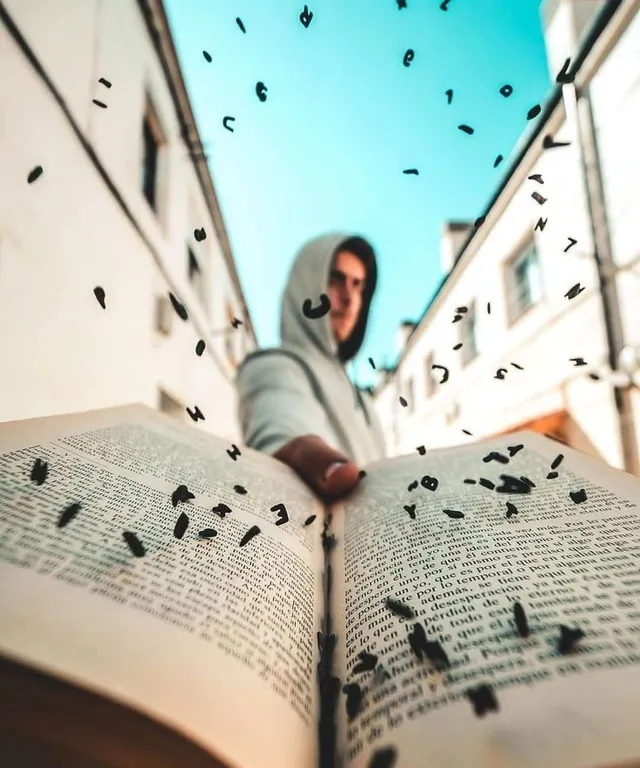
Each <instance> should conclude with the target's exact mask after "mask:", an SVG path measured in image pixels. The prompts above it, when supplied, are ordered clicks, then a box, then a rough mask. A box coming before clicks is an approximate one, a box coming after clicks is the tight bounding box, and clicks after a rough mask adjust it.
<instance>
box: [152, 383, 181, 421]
mask: <svg viewBox="0 0 640 768" xmlns="http://www.w3.org/2000/svg"><path fill="white" fill-rule="evenodd" d="M158 408H159V410H160V411H161V412H162V413H166V414H168V415H169V416H172V417H173V418H175V419H177V420H178V421H184V415H185V413H186V411H185V409H184V408H183V407H182V405H181V404H180V403H179V402H178V401H177V400H175V399H174V398H173V397H171V395H168V394H167V393H166V392H165V391H164V390H163V389H160V398H159V404H158Z"/></svg>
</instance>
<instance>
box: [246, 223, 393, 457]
mask: <svg viewBox="0 0 640 768" xmlns="http://www.w3.org/2000/svg"><path fill="white" fill-rule="evenodd" d="M347 241H348V242H347ZM343 244H344V245H348V250H350V251H351V252H353V253H355V254H356V255H357V256H360V257H362V258H363V259H364V260H365V263H366V265H367V278H366V282H365V288H364V293H363V301H362V309H361V312H360V316H359V319H358V323H357V324H356V327H355V328H354V330H353V332H352V334H351V336H350V337H349V338H348V339H347V340H346V341H345V342H343V343H342V344H338V342H337V341H336V340H335V338H334V336H333V333H332V330H331V325H330V319H329V314H326V315H324V316H323V317H321V318H317V319H310V318H307V317H305V315H304V314H303V312H302V305H303V303H304V301H305V299H310V301H311V303H312V305H314V306H316V305H317V304H319V302H320V294H322V293H326V292H327V288H328V285H329V274H330V269H331V262H332V259H333V256H334V254H335V252H336V250H338V248H339V246H342V245H343ZM376 281H377V266H376V260H375V254H374V252H373V248H372V247H371V245H370V244H369V243H368V242H367V241H366V240H364V238H361V237H357V236H353V235H349V234H343V233H331V234H326V235H322V236H320V237H316V238H314V239H312V240H310V241H308V242H307V243H305V245H303V246H302V248H301V249H300V251H299V252H298V254H297V256H296V258H295V260H294V263H293V266H292V267H291V270H290V272H289V277H288V281H287V285H286V288H285V290H284V294H283V298H282V310H281V316H280V338H281V343H280V346H279V347H276V348H272V349H262V350H258V351H256V352H252V353H250V354H249V355H247V356H246V357H245V359H244V360H243V361H242V363H241V365H240V367H239V368H238V372H237V378H236V386H237V389H238V418H239V421H240V424H241V426H242V437H243V441H244V443H245V445H248V446H249V447H250V448H254V449H256V450H258V451H262V452H264V453H268V454H273V453H275V452H276V451H277V450H278V449H279V448H281V447H282V446H283V445H284V444H285V443H287V442H289V440H292V439H293V438H294V437H299V436H300V435H307V434H313V435H319V436H320V437H322V438H323V440H324V441H325V442H326V443H327V444H328V445H330V446H331V447H332V448H335V449H336V450H338V451H341V452H342V453H344V454H345V455H346V456H348V457H349V458H351V459H352V460H353V461H355V462H356V463H357V464H359V465H361V466H364V465H365V464H367V463H368V462H372V461H376V460H378V459H381V458H384V457H385V456H386V449H385V444H384V435H383V432H382V429H381V426H380V422H379V420H378V418H377V415H376V413H375V411H374V409H373V406H372V403H371V399H370V397H369V394H368V393H367V392H366V391H363V390H360V389H358V388H357V387H355V386H354V385H353V384H352V383H351V380H350V379H349V377H348V375H347V372H346V370H345V364H346V363H347V362H348V361H349V360H351V359H352V358H353V357H354V356H355V355H356V354H357V352H358V350H359V349H360V347H361V345H362V341H363V339H364V334H365V330H366V325H367V319H368V316H369V308H370V305H371V298H372V296H373V292H374V290H375V286H376Z"/></svg>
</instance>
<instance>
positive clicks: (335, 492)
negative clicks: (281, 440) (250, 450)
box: [274, 435, 360, 500]
mask: <svg viewBox="0 0 640 768" xmlns="http://www.w3.org/2000/svg"><path fill="white" fill-rule="evenodd" d="M274 457H275V458H277V459H280V460H281V461H284V463H285V464H288V465H289V466H290V467H291V468H292V469H293V470H294V471H295V472H296V473H297V474H298V475H299V476H300V477H301V478H302V479H303V480H304V481H305V482H306V483H307V485H309V486H310V487H311V488H312V489H313V490H314V491H315V492H316V493H317V494H318V495H319V496H320V497H321V498H323V499H325V500H329V499H334V498H337V497H338V496H342V495H344V494H346V493H349V491H351V490H352V489H353V488H354V487H355V486H356V485H357V483H358V480H359V479H360V475H359V470H358V466H357V465H356V464H355V463H354V462H353V461H350V460H349V458H348V457H347V456H345V455H344V454H342V453H340V451H337V450H335V448H332V447H331V446H329V445H327V443H325V441H324V440H323V439H322V438H321V437H319V436H318V435H302V436H300V437H297V438H294V439H293V440H291V441H290V442H288V443H287V444H286V445H284V446H283V447H282V448H280V450H279V451H277V452H276V453H275V454H274Z"/></svg>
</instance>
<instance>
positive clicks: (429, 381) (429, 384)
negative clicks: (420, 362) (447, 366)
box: [424, 352, 436, 397]
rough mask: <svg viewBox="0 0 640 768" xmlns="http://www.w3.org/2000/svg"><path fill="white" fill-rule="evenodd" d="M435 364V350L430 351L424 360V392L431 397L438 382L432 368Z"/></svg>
mask: <svg viewBox="0 0 640 768" xmlns="http://www.w3.org/2000/svg"><path fill="white" fill-rule="evenodd" d="M432 365H433V352H430V353H429V354H428V355H427V358H426V360H425V361H424V366H425V371H424V394H425V397H431V395H432V394H433V393H434V392H435V391H436V382H435V379H434V378H433V374H434V371H433V369H432V368H431V366H432Z"/></svg>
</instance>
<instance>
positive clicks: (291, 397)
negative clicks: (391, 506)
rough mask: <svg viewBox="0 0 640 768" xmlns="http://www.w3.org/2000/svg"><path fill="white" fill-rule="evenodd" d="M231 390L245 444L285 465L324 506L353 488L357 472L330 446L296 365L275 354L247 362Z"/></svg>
mask: <svg viewBox="0 0 640 768" xmlns="http://www.w3.org/2000/svg"><path fill="white" fill-rule="evenodd" d="M236 386H237V389H238V417H239V421H240V424H241V427H242V437H243V441H244V443H245V444H246V445H248V446H249V447H250V448H254V449H255V450H258V451H262V452H263V453H268V454H271V455H272V456H273V457H274V458H276V459H279V460H280V461H282V462H284V463H285V464H287V465H288V466H290V467H291V468H292V469H293V470H294V471H295V472H296V473H297V474H298V475H299V476H300V477H301V478H302V479H303V480H304V481H305V482H306V483H307V485H309V486H310V487H311V488H312V489H313V490H314V491H315V492H316V493H317V494H318V495H319V496H320V497H321V498H322V499H323V500H325V501H330V500H332V499H335V498H338V497H339V496H343V495H345V494H346V493H348V492H349V491H351V490H352V489H353V488H354V487H355V486H356V484H357V483H358V481H359V470H358V467H357V465H356V464H355V463H354V462H353V461H350V460H349V459H348V457H346V456H345V455H344V454H342V453H341V452H340V451H338V450H336V449H335V448H333V447H331V445H330V443H331V442H334V440H335V438H334V435H333V433H332V430H331V427H330V425H329V423H328V421H327V417H326V414H325V411H324V408H323V407H322V405H321V404H320V403H319V402H318V401H317V399H316V398H315V396H314V394H313V391H312V389H311V384H310V382H309V380H308V378H307V376H306V374H305V372H304V370H303V369H302V368H301V367H300V365H298V364H297V363H296V361H295V360H292V359H291V358H289V357H287V356H286V355H276V354H274V355H258V356H256V357H251V358H249V359H247V360H246V361H245V362H244V363H243V364H242V365H241V367H240V369H239V371H238V376H237V379H236ZM335 464H337V466H335V467H332V465H335ZM331 468H332V469H333V471H332V472H331V473H330V475H328V476H326V477H325V475H326V473H327V470H329V469H331Z"/></svg>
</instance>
